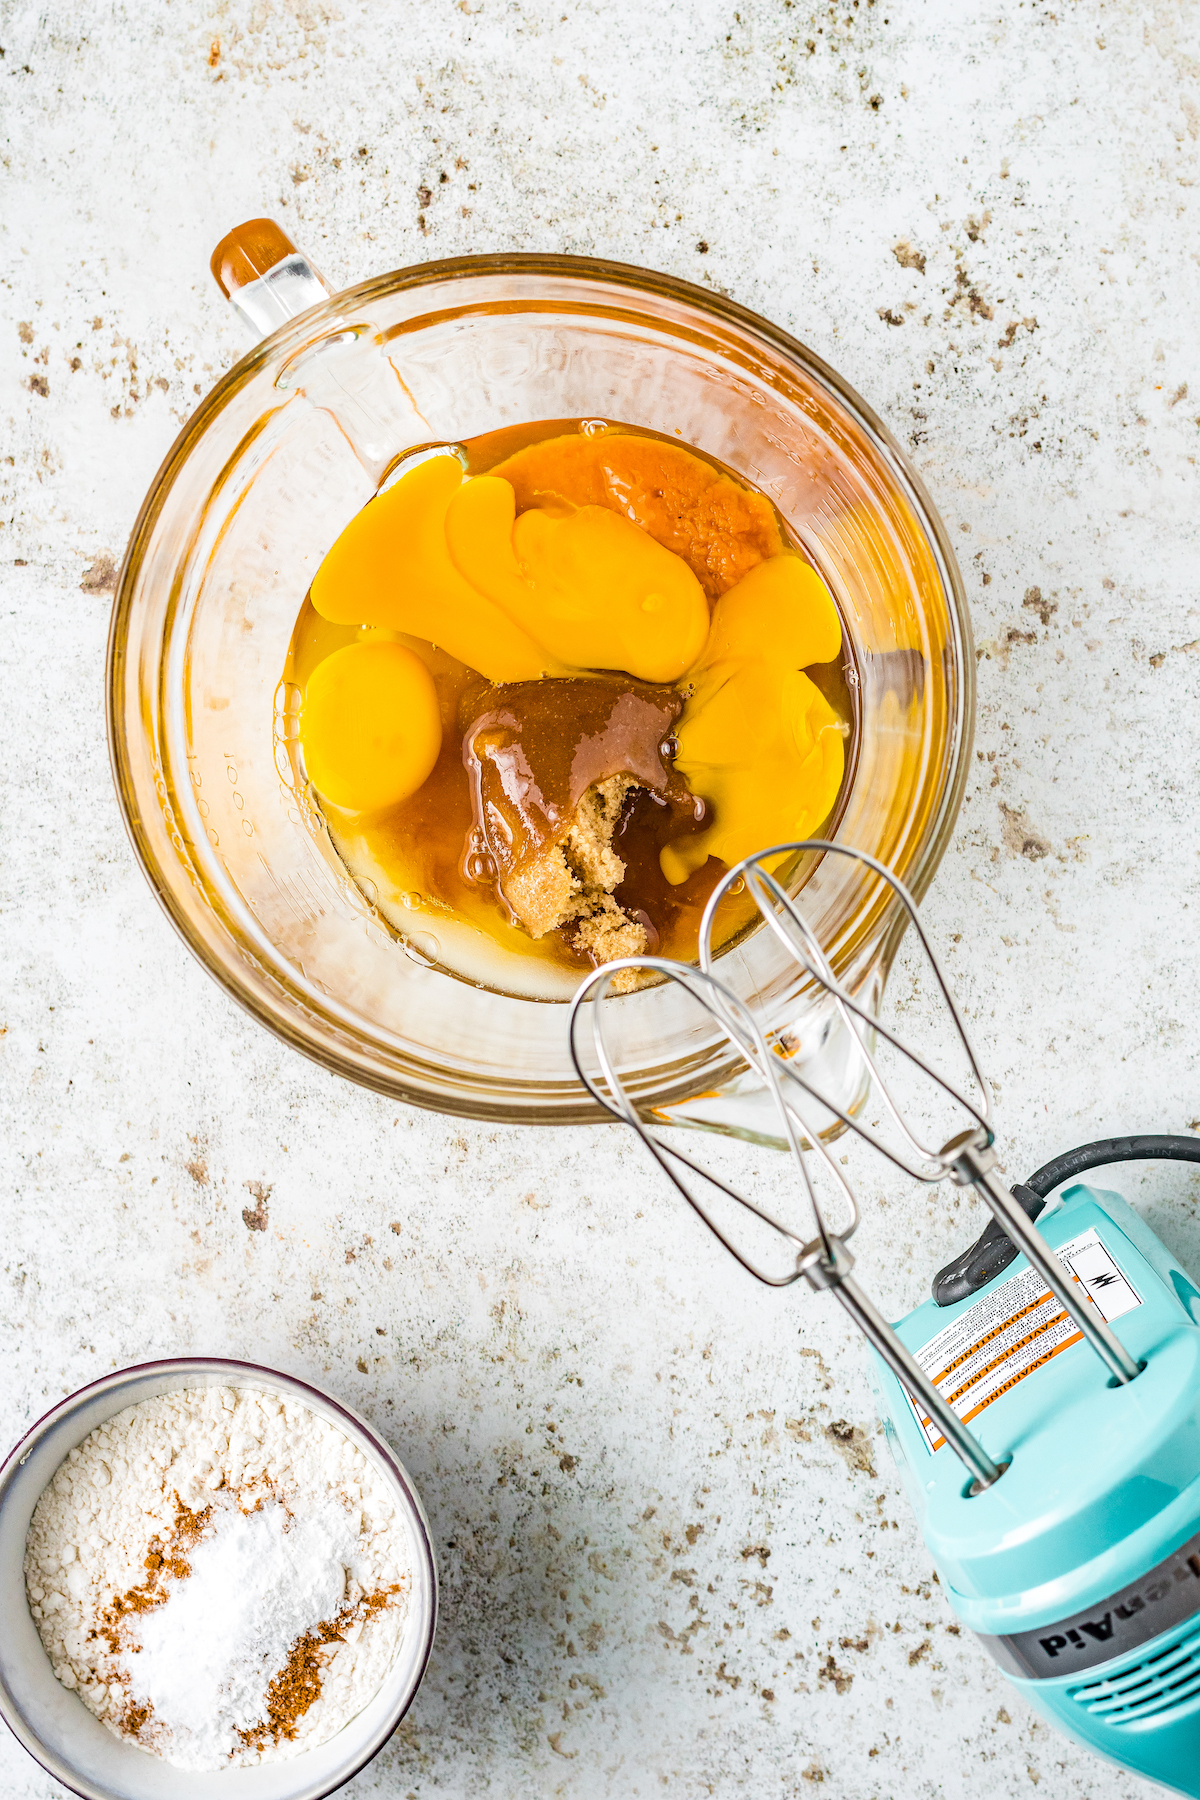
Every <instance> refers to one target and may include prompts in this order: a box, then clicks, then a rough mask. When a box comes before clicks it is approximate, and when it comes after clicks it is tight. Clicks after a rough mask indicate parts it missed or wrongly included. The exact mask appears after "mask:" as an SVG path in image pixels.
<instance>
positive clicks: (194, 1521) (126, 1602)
mask: <svg viewBox="0 0 1200 1800" xmlns="http://www.w3.org/2000/svg"><path fill="white" fill-rule="evenodd" d="M211 1516H212V1507H211V1506H206V1507H205V1508H204V1509H203V1511H197V1512H193V1511H192V1509H191V1508H190V1507H189V1506H185V1505H184V1503H183V1501H182V1500H181V1499H180V1498H179V1495H178V1494H176V1496H175V1521H174V1524H173V1525H172V1527H171V1530H170V1532H169V1534H168V1536H167V1537H166V1539H165V1540H164V1539H163V1538H160V1537H152V1538H151V1539H150V1543H149V1545H148V1546H147V1553H146V1558H145V1562H144V1564H143V1567H145V1568H147V1569H149V1571H150V1575H149V1579H148V1580H146V1581H144V1582H142V1583H141V1584H140V1585H139V1586H138V1587H132V1588H127V1589H126V1591H125V1593H123V1594H117V1595H115V1596H114V1597H113V1599H112V1600H111V1602H110V1603H109V1605H108V1606H106V1607H105V1609H104V1611H103V1612H102V1613H101V1615H100V1624H99V1626H98V1627H97V1629H96V1630H95V1631H89V1632H88V1638H89V1640H91V1639H93V1638H98V1637H99V1638H103V1640H104V1642H105V1643H106V1644H107V1645H108V1648H109V1650H110V1651H111V1653H112V1654H113V1655H114V1656H115V1655H116V1654H117V1652H118V1650H119V1649H120V1647H121V1626H122V1623H123V1622H124V1620H125V1619H127V1618H128V1617H130V1615H131V1614H135V1613H148V1612H153V1611H154V1610H155V1609H156V1608H157V1607H159V1606H165V1605H166V1602H167V1598H168V1596H167V1594H166V1592H165V1591H164V1589H163V1588H162V1586H161V1585H160V1583H161V1581H162V1577H163V1571H164V1569H165V1570H166V1572H167V1574H168V1575H173V1576H174V1577H175V1579H176V1580H177V1581H182V1580H183V1578H184V1577H185V1576H186V1575H190V1574H191V1572H192V1568H191V1564H190V1563H189V1562H188V1560H187V1558H186V1557H185V1556H184V1555H183V1554H182V1552H183V1551H184V1550H190V1549H191V1547H192V1546H193V1544H196V1543H198V1542H199V1540H200V1538H201V1537H202V1536H203V1535H204V1529H205V1527H206V1525H207V1524H208V1521H209V1519H210V1518H211ZM135 1710H136V1711H139V1712H140V1711H145V1713H146V1716H147V1717H149V1711H150V1709H149V1708H148V1707H147V1708H140V1707H139V1708H136V1709H135ZM142 1723H143V1724H144V1723H145V1720H144V1719H143V1721H142ZM138 1729H139V1730H140V1726H139V1727H138Z"/></svg>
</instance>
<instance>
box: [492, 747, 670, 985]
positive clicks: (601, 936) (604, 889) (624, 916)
mask: <svg viewBox="0 0 1200 1800" xmlns="http://www.w3.org/2000/svg"><path fill="white" fill-rule="evenodd" d="M638 785H640V784H639V783H637V782H635V781H634V780H633V778H632V776H629V775H610V776H609V778H608V780H607V781H602V782H599V783H597V785H596V786H595V787H591V788H589V789H588V791H587V793H586V794H584V796H583V798H582V799H581V800H580V802H579V805H578V806H577V807H576V809H575V814H574V817H573V819H572V821H571V825H570V829H569V830H568V832H567V834H566V836H565V837H564V838H563V839H562V841H561V842H560V843H557V844H551V845H550V846H549V848H548V849H546V850H543V851H542V853H541V855H540V856H538V857H536V858H535V859H534V860H533V861H532V862H530V863H526V864H525V866H524V867H523V868H521V869H519V870H517V871H516V872H515V873H514V874H513V875H511V876H510V877H509V879H508V882H507V883H506V885H505V889H504V893H505V898H506V899H507V900H508V903H509V905H510V906H511V907H512V909H513V911H514V912H515V913H516V915H517V918H518V919H519V920H520V921H521V924H522V925H524V927H525V929H526V931H528V933H529V935H530V936H531V937H535V938H538V937H543V936H544V935H545V934H546V932H548V931H558V930H561V929H562V928H563V927H564V926H570V925H572V924H573V922H574V921H575V920H578V921H579V924H578V925H577V926H575V928H574V930H573V931H572V933H571V937H572V941H573V943H574V944H575V947H576V948H577V949H579V950H582V951H583V952H584V953H585V954H586V955H588V956H590V957H591V958H592V959H593V961H595V962H597V963H602V962H610V961H612V959H613V958H614V957H617V956H641V955H642V954H643V953H644V952H645V949H646V942H647V940H646V928H645V926H644V925H642V924H641V923H640V922H639V921H638V920H636V919H632V918H631V917H630V916H629V914H628V913H627V912H625V911H624V909H623V908H622V907H620V906H618V905H617V903H616V901H615V900H614V899H613V897H612V895H613V890H614V889H615V888H617V887H619V886H620V884H621V882H622V881H623V880H624V878H625V864H624V863H623V862H622V861H621V858H620V857H619V856H618V855H617V853H616V851H615V850H614V849H613V833H614V832H615V831H616V829H617V826H618V825H619V823H620V820H621V813H622V810H623V808H624V805H625V800H626V796H627V795H628V794H629V792H630V790H631V789H633V788H635V787H637V786H638ZM636 979H637V977H636V973H635V971H634V970H632V969H621V970H619V971H618V972H617V974H616V975H615V976H614V977H613V983H612V992H613V993H616V994H623V993H627V992H628V991H629V990H630V988H632V987H633V986H634V985H635V984H636Z"/></svg>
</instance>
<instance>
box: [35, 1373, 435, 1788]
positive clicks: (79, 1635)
mask: <svg viewBox="0 0 1200 1800" xmlns="http://www.w3.org/2000/svg"><path fill="white" fill-rule="evenodd" d="M406 1552H407V1534H406V1530H405V1526H404V1522H403V1520H402V1519H401V1518H398V1517H397V1514H396V1509H395V1506H394V1503H393V1499H392V1495H391V1493H390V1491H389V1489H388V1488H387V1486H386V1484H385V1483H384V1481H383V1479H382V1478H381V1477H380V1476H379V1474H378V1473H377V1472H376V1470H375V1469H374V1468H373V1466H372V1465H371V1464H370V1463H369V1462H368V1461H367V1459H366V1458H365V1457H364V1456H363V1454H362V1452H361V1451H360V1450H358V1449H357V1448H356V1447H355V1446H354V1445H353V1444H352V1443H351V1442H350V1441H349V1439H348V1438H346V1437H345V1436H344V1435H343V1434H342V1433H341V1432H340V1431H338V1430H337V1429H336V1428H335V1427H334V1426H332V1425H328V1424H326V1423H325V1422H324V1421H323V1420H321V1419H319V1418H318V1417H317V1416H316V1414H315V1413H312V1412H310V1410H309V1409H308V1408H307V1407H306V1406H303V1405H301V1404H299V1403H298V1402H297V1401H294V1400H292V1399H280V1398H279V1397H278V1396H276V1395H274V1394H266V1393H260V1392H257V1391H255V1390H251V1389H245V1388H198V1389H193V1390H187V1391H184V1392H180V1393H175V1394H167V1395H164V1396H163V1397H162V1398H160V1399H157V1400H147V1401H143V1402H142V1403H141V1404H139V1405H137V1406H131V1407H129V1408H128V1409H127V1410H126V1411H125V1412H122V1413H118V1414H117V1415H116V1417H115V1418H112V1419H110V1420H109V1421H108V1422H107V1423H106V1424H104V1425H102V1426H100V1427H99V1428H98V1429H97V1430H95V1431H94V1432H92V1434H91V1436H90V1437H88V1438H86V1439H85V1440H84V1442H83V1443H82V1444H80V1445H79V1446H78V1448H77V1449H75V1450H72V1451H71V1452H70V1454H69V1456H68V1457H67V1458H66V1460H65V1461H64V1462H63V1463H62V1464H61V1465H60V1467H59V1468H58V1470H57V1471H56V1473H55V1475H54V1477H53V1479H52V1480H51V1482H50V1484H49V1486H48V1487H47V1488H46V1490H45V1492H44V1493H43V1494H42V1496H41V1498H40V1499H39V1501H38V1503H37V1506H36V1507H35V1509H34V1514H33V1518H32V1521H31V1522H30V1527H29V1534H28V1538H27V1540H26V1546H25V1585H26V1592H27V1595H28V1598H29V1609H30V1612H31V1613H32V1615H33V1617H34V1619H35V1620H36V1622H37V1628H38V1631H39V1632H40V1634H41V1639H42V1643H43V1644H44V1646H45V1648H46V1653H47V1655H48V1656H49V1657H50V1660H51V1663H52V1664H53V1667H54V1672H55V1674H56V1675H57V1676H58V1679H59V1680H60V1681H61V1682H62V1683H63V1685H64V1687H68V1688H73V1689H74V1690H75V1691H76V1692H77V1693H78V1694H79V1695H80V1697H81V1699H82V1700H83V1701H84V1703H85V1705H86V1706H88V1707H89V1708H90V1710H91V1711H92V1712H93V1713H95V1715H96V1717H97V1718H98V1719H100V1720H101V1721H102V1723H103V1724H105V1725H107V1726H108V1728H109V1730H110V1731H113V1732H115V1733H116V1734H117V1735H118V1736H120V1737H126V1738H132V1739H133V1740H135V1741H136V1742H137V1743H139V1744H141V1745H142V1746H143V1748H145V1749H147V1750H151V1751H153V1752H155V1754H157V1755H159V1756H161V1757H163V1758H164V1759H165V1760H166V1761H167V1762H170V1763H173V1764H175V1765H176V1766H177V1767H179V1768H186V1769H220V1768H228V1767H230V1766H233V1765H237V1764H245V1763H256V1762H267V1761H277V1760H281V1759H283V1758H285V1757H291V1756H296V1755H299V1754H300V1752H301V1751H304V1750H308V1749H311V1748H313V1747H314V1746H315V1745H317V1744H321V1743H324V1742H325V1741H326V1739H328V1738H330V1737H332V1736H333V1735H334V1733H335V1732H337V1731H340V1730H341V1728H342V1726H343V1725H345V1724H346V1723H347V1722H348V1721H349V1720H350V1719H352V1718H353V1717H354V1716H355V1714H356V1713H358V1712H360V1711H361V1710H362V1708H363V1707H364V1706H366V1705H367V1703H368V1702H369V1701H370V1700H371V1699H373V1698H374V1696H375V1694H376V1693H377V1692H378V1691H379V1688H380V1685H381V1683H382V1682H383V1679H384V1677H385V1675H386V1674H387V1671H388V1669H389V1668H390V1666H391V1664H392V1662H393V1660H394V1658H395V1655H396V1651H397V1648H398V1646H399V1643H400V1639H401V1635H402V1633H403V1627H404V1618H405V1613H406V1610H407V1603H408V1595H409V1588H410V1570H409V1565H408V1558H407V1554H406Z"/></svg>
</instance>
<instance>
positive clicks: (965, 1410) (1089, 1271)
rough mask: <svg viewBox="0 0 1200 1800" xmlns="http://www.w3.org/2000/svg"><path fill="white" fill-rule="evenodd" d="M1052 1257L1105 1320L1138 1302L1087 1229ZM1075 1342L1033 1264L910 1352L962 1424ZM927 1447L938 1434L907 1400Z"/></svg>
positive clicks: (1074, 1329) (935, 1446) (936, 1443)
mask: <svg viewBox="0 0 1200 1800" xmlns="http://www.w3.org/2000/svg"><path fill="white" fill-rule="evenodd" d="M1057 1255H1058V1258H1059V1261H1060V1262H1063V1263H1065V1264H1066V1266H1067V1268H1068V1269H1069V1270H1070V1271H1071V1274H1072V1275H1073V1276H1074V1277H1075V1280H1076V1281H1077V1282H1078V1283H1079V1285H1080V1287H1081V1288H1082V1289H1083V1290H1084V1292H1085V1293H1086V1295H1087V1297H1088V1299H1089V1300H1090V1301H1091V1303H1092V1304H1093V1305H1094V1306H1095V1308H1096V1310H1097V1312H1098V1313H1099V1314H1100V1316H1101V1318H1103V1319H1105V1320H1106V1321H1109V1322H1111V1321H1112V1320H1113V1319H1119V1318H1120V1317H1121V1316H1122V1314H1124V1313H1127V1312H1132V1310H1133V1308H1134V1307H1135V1306H1140V1305H1141V1304H1142V1302H1141V1297H1140V1296H1139V1295H1138V1294H1137V1293H1135V1291H1134V1289H1133V1287H1132V1285H1131V1284H1130V1282H1129V1281H1128V1280H1127V1279H1126V1277H1125V1276H1124V1275H1123V1274H1122V1272H1121V1270H1120V1269H1119V1268H1118V1266H1117V1264H1116V1263H1115V1262H1114V1261H1113V1258H1112V1257H1111V1256H1110V1254H1109V1252H1108V1251H1107V1250H1106V1249H1105V1247H1104V1245H1103V1244H1102V1243H1101V1242H1100V1239H1099V1237H1098V1236H1097V1235H1096V1232H1095V1231H1094V1230H1092V1231H1085V1232H1083V1234H1082V1235H1081V1236H1080V1237H1077V1238H1072V1239H1071V1241H1070V1243H1067V1244H1061V1245H1060V1246H1059V1247H1058V1251H1057ZM1082 1341H1083V1333H1082V1332H1081V1331H1080V1329H1079V1327H1078V1325H1077V1324H1076V1323H1075V1321H1074V1319H1072V1318H1071V1317H1070V1316H1069V1314H1068V1313H1066V1312H1065V1311H1064V1310H1063V1306H1062V1302H1061V1301H1059V1300H1056V1299H1055V1297H1054V1295H1053V1294H1052V1293H1051V1292H1050V1290H1049V1288H1048V1287H1047V1286H1046V1284H1045V1282H1044V1281H1043V1280H1042V1278H1041V1276H1040V1275H1039V1274H1038V1272H1037V1270H1036V1269H1030V1268H1025V1269H1022V1270H1020V1271H1019V1272H1018V1273H1017V1274H1016V1275H1010V1276H1009V1278H1008V1280H1007V1281H1003V1282H1001V1284H1000V1286H999V1287H998V1288H994V1289H993V1291H992V1292H991V1293H990V1294H987V1295H985V1296H984V1298H983V1299H982V1300H977V1301H976V1303H975V1305H974V1306H970V1307H968V1308H967V1310H966V1312H964V1313H961V1314H960V1315H959V1317H958V1318H957V1319H955V1320H954V1321H953V1322H952V1323H951V1324H949V1325H947V1326H946V1328H945V1330H944V1331H939V1332H938V1334H937V1336H936V1337H935V1338H931V1339H930V1340H929V1342H928V1343H927V1344H926V1345H925V1346H924V1347H923V1348H922V1349H920V1350H915V1351H914V1352H913V1355H914V1356H915V1358H916V1360H917V1362H918V1363H919V1364H920V1366H921V1368H922V1369H923V1370H924V1371H925V1373H926V1375H928V1376H929V1378H930V1380H931V1381H932V1382H933V1385H934V1386H935V1387H936V1388H937V1389H938V1391H939V1392H940V1393H941V1394H942V1395H943V1396H944V1397H945V1398H946V1399H947V1400H948V1401H949V1402H950V1405H951V1406H952V1407H953V1408H954V1411H955V1412H956V1413H957V1414H958V1416H959V1418H960V1419H962V1420H963V1421H964V1423H965V1422H966V1421H967V1420H969V1419H973V1418H974V1417H975V1416H976V1414H977V1413H981V1412H982V1411H983V1409H984V1407H985V1406H990V1405H991V1404H992V1402H993V1400H999V1398H1000V1396H1001V1395H1002V1394H1006V1393H1007V1392H1008V1391H1009V1389H1010V1388H1012V1387H1015V1386H1016V1384H1017V1382H1018V1381H1023V1380H1024V1379H1025V1377H1026V1376H1027V1375H1032V1374H1033V1372H1034V1370H1035V1369H1040V1368H1042V1367H1043V1365H1044V1364H1045V1363H1048V1362H1049V1361H1050V1360H1051V1358H1052V1357H1055V1356H1058V1355H1059V1354H1060V1352H1061V1351H1063V1350H1069V1349H1070V1348H1071V1345H1072V1344H1079V1343H1082ZM910 1404H912V1406H913V1411H914V1412H915V1413H916V1415H917V1417H918V1419H919V1420H920V1421H921V1429H922V1431H923V1432H924V1433H925V1437H926V1439H927V1441H928V1443H929V1447H930V1449H931V1450H940V1449H941V1447H942V1445H943V1444H944V1443H945V1441H946V1440H945V1438H944V1437H943V1436H942V1434H941V1431H940V1430H939V1429H938V1427H937V1425H935V1424H934V1422H933V1420H932V1419H930V1418H928V1417H927V1416H926V1414H925V1410H924V1408H923V1407H920V1406H917V1405H916V1404H915V1403H913V1402H911V1401H910Z"/></svg>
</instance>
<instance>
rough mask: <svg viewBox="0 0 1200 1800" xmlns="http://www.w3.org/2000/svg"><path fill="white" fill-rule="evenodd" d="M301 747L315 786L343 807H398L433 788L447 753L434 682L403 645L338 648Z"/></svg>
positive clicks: (308, 714)
mask: <svg viewBox="0 0 1200 1800" xmlns="http://www.w3.org/2000/svg"><path fill="white" fill-rule="evenodd" d="M300 742H301V745H302V747H303V750H304V765H305V768H306V769H307V770H308V773H309V776H310V778H311V780H312V782H313V784H314V785H315V786H316V788H317V789H318V791H319V792H320V793H322V794H323V795H324V796H325V798H326V799H327V800H331V801H332V802H333V804H334V805H335V806H343V807H346V808H347V809H348V810H352V811H358V812H371V811H375V810H376V809H378V808H380V807H384V806H394V805H395V804H396V803H397V801H400V800H406V799H407V798H408V796H409V795H410V794H415V793H416V791H417V789H418V788H419V787H421V786H422V785H423V784H424V783H425V781H426V780H427V779H428V777H429V775H430V772H431V771H432V769H433V765H434V764H435V763H436V761H437V759H438V752H439V751H440V749H441V747H442V719H441V712H440V709H439V706H438V697H437V689H436V688H435V687H434V684H433V677H432V676H431V675H430V673H429V670H428V669H427V668H426V667H425V664H424V663H423V662H422V661H421V659H420V657H418V656H415V655H414V654H413V652H412V651H411V650H407V649H405V647H404V645H403V644H393V643H388V642H384V641H380V640H368V641H367V642H366V643H362V644H348V645H346V647H345V648H344V649H342V650H335V651H334V653H333V655H332V656H327V657H326V658H325V660H324V662H321V663H318V664H317V666H316V668H315V669H314V670H313V672H312V674H311V675H310V676H309V678H308V685H307V687H306V688H305V692H304V702H303V705H302V707H301V712H300Z"/></svg>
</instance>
